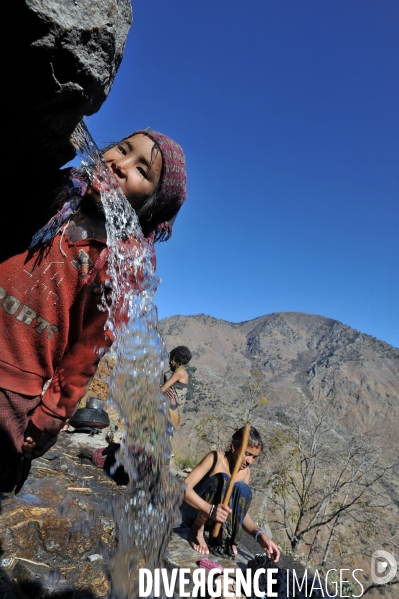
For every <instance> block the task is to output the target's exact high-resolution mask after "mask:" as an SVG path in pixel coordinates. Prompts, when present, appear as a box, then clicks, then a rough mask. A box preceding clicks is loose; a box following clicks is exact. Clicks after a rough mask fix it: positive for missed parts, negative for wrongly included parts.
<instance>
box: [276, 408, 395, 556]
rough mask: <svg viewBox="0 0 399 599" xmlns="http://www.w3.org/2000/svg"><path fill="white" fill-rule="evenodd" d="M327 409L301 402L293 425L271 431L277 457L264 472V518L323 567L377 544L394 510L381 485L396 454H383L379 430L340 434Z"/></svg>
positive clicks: (295, 547)
mask: <svg viewBox="0 0 399 599" xmlns="http://www.w3.org/2000/svg"><path fill="white" fill-rule="evenodd" d="M310 407H311V411H312V412H313V417H312V418H309V417H308V412H310ZM330 416H331V404H328V403H327V404H325V405H324V406H322V408H321V409H319V410H317V409H316V413H315V406H314V405H312V406H310V405H309V406H305V408H304V412H303V416H302V417H301V418H299V420H298V421H297V422H296V423H295V425H294V426H293V427H292V428H291V429H288V428H284V429H279V430H276V431H275V432H274V433H273V434H272V436H271V438H270V439H269V447H270V450H271V452H272V453H274V455H275V456H276V458H277V466H276V467H275V468H274V470H273V472H272V474H271V476H270V479H269V484H270V486H271V493H270V502H271V507H272V513H273V515H272V518H271V520H270V523H271V524H272V526H274V527H277V528H278V529H279V530H280V531H284V533H285V535H286V538H287V540H288V543H289V545H290V548H291V549H292V550H293V551H297V550H298V549H299V548H300V547H302V550H305V553H308V556H309V557H310V558H311V559H312V560H313V561H314V562H315V563H316V564H318V565H319V566H321V567H327V566H330V567H331V565H332V564H333V563H335V562H336V561H337V560H340V562H341V563H342V560H344V559H345V560H351V559H353V558H354V557H355V556H356V555H359V554H365V552H366V550H368V551H369V552H372V550H373V548H375V547H376V546H379V547H381V543H382V534H383V535H384V537H383V541H384V542H386V540H387V537H389V536H390V535H389V534H387V533H388V531H389V528H390V524H391V523H392V513H393V512H396V509H395V506H394V504H393V502H392V500H391V499H390V498H389V497H388V496H387V494H386V493H385V492H384V489H383V488H382V487H381V483H383V482H385V481H386V480H387V477H388V475H389V474H390V472H391V470H392V468H393V467H394V466H395V462H394V461H393V460H390V461H387V459H386V455H384V452H383V449H382V447H381V446H379V445H378V434H377V433H369V434H356V433H352V434H351V435H350V436H348V437H345V436H344V435H343V434H340V435H339V434H338V433H337V432H336V431H335V430H334V428H333V427H332V425H331V424H330ZM360 538H361V539H362V540H361V541H360ZM346 563H348V562H346Z"/></svg>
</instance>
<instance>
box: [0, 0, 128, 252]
mask: <svg viewBox="0 0 399 599" xmlns="http://www.w3.org/2000/svg"><path fill="white" fill-rule="evenodd" d="M5 12H6V15H5V16H4V15H3V22H4V24H5V26H6V30H7V35H3V36H2V55H3V58H4V60H3V61H2V80H3V90H4V91H3V95H2V101H3V104H2V106H3V113H2V114H3V115H4V116H3V121H2V135H3V146H4V147H5V151H4V152H3V154H4V156H3V161H2V166H3V171H4V173H6V178H5V179H4V184H5V190H3V196H2V202H4V204H5V205H6V206H7V211H8V223H9V226H7V227H4V228H3V230H2V243H1V249H2V251H3V253H2V254H0V259H4V258H5V257H8V256H9V255H12V254H15V253H19V252H22V251H24V250H25V249H26V247H27V246H28V245H29V243H30V240H31V237H32V234H33V233H34V232H35V231H36V230H37V229H38V228H40V227H41V226H42V225H43V224H44V223H45V222H46V221H47V220H48V218H49V216H50V214H49V213H48V210H49V206H50V204H51V203H52V201H53V195H52V192H53V190H54V189H55V188H56V187H58V186H59V185H60V177H59V173H58V169H59V168H60V167H62V166H63V165H64V164H66V163H67V162H68V161H69V160H71V159H72V158H73V157H74V155H75V150H74V149H73V147H72V145H71V143H70V137H71V134H72V133H73V131H74V130H75V128H76V126H77V124H78V123H79V122H80V121H81V120H82V118H83V116H85V115H91V114H93V113H95V112H97V111H98V110H99V108H100V106H101V105H102V103H103V102H104V100H105V99H106V97H107V95H108V93H109V91H110V89H111V86H112V83H113V80H114V77H115V75H116V72H117V70H118V67H119V65H120V63H121V60H122V56H123V50H124V47H125V42H126V38H127V34H128V31H129V27H130V25H131V22H132V9H131V4H130V0H79V1H76V0H63V1H61V0H16V1H15V2H8V3H7V7H6V9H5ZM4 142H5V143H4ZM5 248H7V249H5Z"/></svg>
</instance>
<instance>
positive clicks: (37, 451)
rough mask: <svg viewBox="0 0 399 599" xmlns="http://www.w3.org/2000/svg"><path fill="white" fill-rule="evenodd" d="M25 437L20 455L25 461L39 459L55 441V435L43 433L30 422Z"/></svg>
mask: <svg viewBox="0 0 399 599" xmlns="http://www.w3.org/2000/svg"><path fill="white" fill-rule="evenodd" d="M25 434H26V437H25V439H24V442H23V443H22V448H21V449H22V455H23V457H24V458H26V459H27V460H33V459H34V458H39V457H40V456H42V455H43V454H44V453H46V451H48V450H49V449H50V448H51V447H52V446H53V445H54V443H55V442H56V441H57V436H56V435H50V434H48V433H43V432H42V431H41V430H39V429H38V428H37V427H36V426H35V425H34V424H33V423H32V422H30V423H29V425H28V428H27V431H26V432H25Z"/></svg>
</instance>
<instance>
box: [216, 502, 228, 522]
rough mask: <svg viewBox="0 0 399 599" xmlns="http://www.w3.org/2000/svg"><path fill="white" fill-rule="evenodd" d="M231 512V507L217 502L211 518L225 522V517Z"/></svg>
mask: <svg viewBox="0 0 399 599" xmlns="http://www.w3.org/2000/svg"><path fill="white" fill-rule="evenodd" d="M231 512H232V509H231V508H229V507H228V506H227V505H223V503H219V504H218V505H217V506H216V508H215V510H214V512H213V514H212V517H211V520H213V521H214V522H221V523H223V522H226V520H227V517H228V515H229V514H231Z"/></svg>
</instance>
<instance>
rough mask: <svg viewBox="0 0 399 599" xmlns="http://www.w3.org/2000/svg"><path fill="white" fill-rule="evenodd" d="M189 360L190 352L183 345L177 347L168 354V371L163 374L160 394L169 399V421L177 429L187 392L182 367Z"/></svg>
mask: <svg viewBox="0 0 399 599" xmlns="http://www.w3.org/2000/svg"><path fill="white" fill-rule="evenodd" d="M190 360H191V352H190V350H189V349H188V347H186V346H185V345H179V346H178V347H175V348H174V349H172V351H171V352H170V354H169V366H170V370H169V371H168V372H166V373H165V374H164V384H163V385H162V387H161V391H162V393H165V395H166V396H167V397H168V398H169V419H170V421H171V423H172V424H173V426H174V427H175V428H177V427H178V426H179V424H180V420H181V417H182V413H183V408H184V404H185V403H186V396H187V391H188V373H187V371H186V370H185V369H184V366H186V364H188V363H189V362H190Z"/></svg>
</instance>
